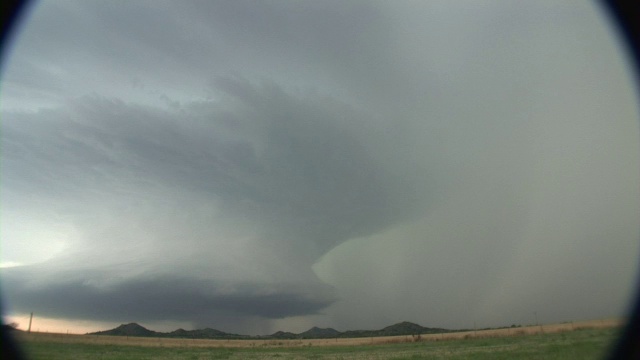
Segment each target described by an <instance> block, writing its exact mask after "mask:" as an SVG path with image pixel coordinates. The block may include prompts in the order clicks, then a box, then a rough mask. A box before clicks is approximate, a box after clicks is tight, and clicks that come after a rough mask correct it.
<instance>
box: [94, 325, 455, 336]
mask: <svg viewBox="0 0 640 360" xmlns="http://www.w3.org/2000/svg"><path fill="white" fill-rule="evenodd" d="M443 332H451V330H446V329H440V328H427V327H423V326H420V325H418V324H414V323H411V322H408V321H404V322H401V323H397V324H394V325H391V326H387V327H385V328H383V329H380V330H349V331H345V332H340V331H338V330H336V329H332V328H325V329H322V328H319V327H315V326H314V327H312V328H311V329H309V330H307V331H304V332H301V333H300V334H294V333H291V332H284V331H278V332H275V333H273V334H271V335H266V336H249V335H238V334H229V333H226V332H224V331H220V330H216V329H210V328H206V329H199V330H184V329H178V330H174V331H172V332H169V333H163V332H157V331H153V330H149V329H147V328H145V327H144V326H141V325H138V324H136V323H130V324H122V325H120V326H118V327H117V328H115V329H111V330H106V331H98V332H94V333H90V334H89V335H111V336H141V337H168V338H188V339H333V338H357V337H377V336H397V335H418V334H433V333H443Z"/></svg>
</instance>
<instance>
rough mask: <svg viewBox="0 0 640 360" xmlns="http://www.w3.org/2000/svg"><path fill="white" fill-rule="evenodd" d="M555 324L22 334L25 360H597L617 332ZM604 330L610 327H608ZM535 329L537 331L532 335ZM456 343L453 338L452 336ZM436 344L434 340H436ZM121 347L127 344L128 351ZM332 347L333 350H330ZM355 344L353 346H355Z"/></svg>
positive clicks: (602, 325) (600, 327)
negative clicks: (286, 334)
mask: <svg viewBox="0 0 640 360" xmlns="http://www.w3.org/2000/svg"><path fill="white" fill-rule="evenodd" d="M570 325H571V326H569V325H567V324H561V325H555V326H545V327H546V328H548V330H547V331H545V327H542V332H540V331H539V330H540V327H539V326H537V327H530V328H515V329H501V330H486V331H477V332H467V333H456V334H442V335H435V336H432V335H429V336H423V337H421V339H420V340H419V341H413V339H412V338H411V337H389V338H369V339H338V340H341V341H342V340H357V341H355V342H354V341H352V342H351V343H347V342H341V341H336V340H335V339H334V340H303V341H300V340H297V341H293V340H292V341H290V342H287V341H284V342H283V341H273V340H269V341H262V342H258V341H252V340H243V341H240V343H237V342H236V343H232V342H231V341H226V340H187V339H159V338H145V339H141V338H130V339H126V338H118V337H110V336H100V337H95V336H83V335H61V334H34V333H32V334H22V335H23V336H21V337H20V338H21V344H22V346H23V350H24V352H25V354H26V355H27V358H28V359H34V360H37V359H53V360H55V359H103V360H107V359H163V360H177V359H191V360H200V359H600V358H602V357H603V356H604V355H605V354H606V353H607V351H608V349H609V347H610V345H611V343H612V342H613V340H614V339H615V338H616V336H617V334H618V332H619V326H615V325H611V324H610V323H606V324H605V323H594V324H593V326H586V325H581V326H576V325H575V324H570ZM610 325H611V326H610ZM536 329H538V331H535V330H536ZM453 335H455V336H453ZM438 336H439V337H438ZM127 341H128V343H127ZM331 341H333V343H331ZM358 341H359V342H358Z"/></svg>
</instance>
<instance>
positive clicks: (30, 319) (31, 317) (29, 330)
mask: <svg viewBox="0 0 640 360" xmlns="http://www.w3.org/2000/svg"><path fill="white" fill-rule="evenodd" d="M32 320H33V313H31V316H30V317H29V329H27V332H31V321H32Z"/></svg>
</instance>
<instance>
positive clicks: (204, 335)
mask: <svg viewBox="0 0 640 360" xmlns="http://www.w3.org/2000/svg"><path fill="white" fill-rule="evenodd" d="M88 335H111V336H140V337H169V338H189V339H242V338H247V337H248V336H246V335H237V334H228V333H225V332H223V331H220V330H216V329H209V328H207V329H199V330H184V329H178V330H175V331H172V332H169V333H163V332H157V331H153V330H149V329H147V328H145V327H144V326H141V325H138V324H136V323H130V324H122V325H120V326H118V327H117V328H115V329H111V330H106V331H98V332H94V333H89V334H88Z"/></svg>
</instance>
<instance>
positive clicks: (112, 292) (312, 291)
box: [3, 267, 335, 322]
mask: <svg viewBox="0 0 640 360" xmlns="http://www.w3.org/2000/svg"><path fill="white" fill-rule="evenodd" d="M46 270H47V269H46V267H40V268H39V269H30V268H28V267H27V268H25V269H7V270H6V271H5V274H3V280H4V281H3V292H4V293H5V294H8V296H7V300H8V301H10V302H11V303H12V304H13V308H14V309H15V310H16V311H21V312H29V311H32V310H33V309H36V311H38V312H39V313H40V314H46V316H50V317H66V318H73V319H94V320H109V321H130V320H132V319H139V320H144V321H149V320H158V319H165V320H189V321H194V320H196V319H198V320H199V321H200V322H203V319H210V320H214V319H215V317H216V315H217V314H227V315H229V314H231V315H235V316H239V317H243V316H258V317H263V318H268V319H275V318H283V317H288V316H297V315H310V314H317V313H318V311H320V310H321V309H323V308H325V307H326V306H328V305H329V304H331V303H332V302H333V301H334V300H335V298H334V295H333V293H332V291H331V289H330V287H329V286H327V285H324V284H321V283H316V284H313V285H300V284H278V285H272V284H264V283H262V284H250V283H224V282H218V281H215V280H210V279H196V278H189V277H184V278H183V277H180V276H179V275H168V276H162V277H160V276H154V275H149V276H146V277H136V278H129V279H126V278H125V279H110V277H111V274H109V273H108V272H100V271H96V270H94V269H92V270H90V271H87V272H85V273H83V274H78V273H75V272H74V273H69V272H64V271H62V272H58V273H55V274H49V275H48V276H46V277H45V279H43V278H42V277H43V276H42V274H41V272H42V271H46ZM34 275H35V276H34ZM105 278H106V279H107V282H106V283H105V282H101V281H100V280H102V279H105Z"/></svg>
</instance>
